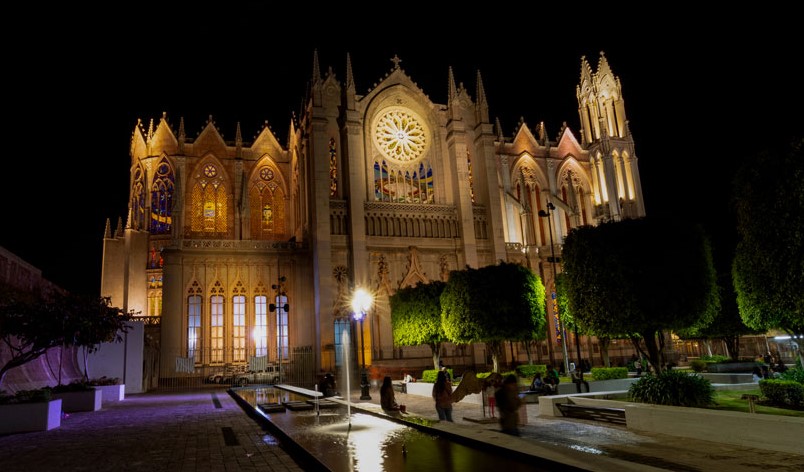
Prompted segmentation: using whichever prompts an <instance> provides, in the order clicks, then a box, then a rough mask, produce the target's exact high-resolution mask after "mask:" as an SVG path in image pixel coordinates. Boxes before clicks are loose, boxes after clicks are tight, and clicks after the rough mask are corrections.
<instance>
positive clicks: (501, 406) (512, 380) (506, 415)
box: [494, 374, 522, 436]
mask: <svg viewBox="0 0 804 472" xmlns="http://www.w3.org/2000/svg"><path fill="white" fill-rule="evenodd" d="M494 397H495V398H496V400H497V411H499V412H500V428H501V429H502V432H503V433H506V434H511V435H513V436H519V407H520V406H521V405H522V400H521V399H520V398H519V388H518V385H517V380H516V375H514V374H510V375H508V376H507V377H506V378H505V380H503V383H502V386H501V387H500V388H498V389H497V391H496V392H495V393H494Z"/></svg>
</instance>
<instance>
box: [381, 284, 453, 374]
mask: <svg viewBox="0 0 804 472" xmlns="http://www.w3.org/2000/svg"><path fill="white" fill-rule="evenodd" d="M446 285H447V284H446V283H445V282H441V281H439V280H436V281H433V282H430V283H427V284H425V283H421V282H420V283H418V284H416V286H415V287H404V288H401V289H399V290H397V292H396V293H395V294H393V295H392V296H391V299H390V302H391V324H392V326H393V333H394V344H396V345H397V346H400V345H401V346H418V345H421V344H426V345H428V346H430V349H431V350H432V352H433V368H435V369H438V366H439V360H440V357H441V344H442V343H444V342H445V341H446V340H447V338H446V335H445V334H444V328H443V327H442V326H441V293H442V292H443V291H444V287H446Z"/></svg>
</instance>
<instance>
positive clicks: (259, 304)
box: [253, 295, 268, 357]
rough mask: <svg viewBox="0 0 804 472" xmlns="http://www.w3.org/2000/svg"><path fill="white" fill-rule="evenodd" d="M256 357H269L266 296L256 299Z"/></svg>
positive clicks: (259, 296) (256, 297) (258, 296)
mask: <svg viewBox="0 0 804 472" xmlns="http://www.w3.org/2000/svg"><path fill="white" fill-rule="evenodd" d="M253 336H254V355H255V356H257V357H260V356H266V355H268V303H267V297H266V296H265V295H257V296H255V297H254V334H253Z"/></svg>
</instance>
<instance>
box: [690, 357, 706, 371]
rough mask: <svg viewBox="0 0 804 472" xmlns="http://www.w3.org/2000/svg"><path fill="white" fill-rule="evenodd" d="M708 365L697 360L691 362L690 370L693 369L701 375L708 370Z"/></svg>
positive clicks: (703, 361)
mask: <svg viewBox="0 0 804 472" xmlns="http://www.w3.org/2000/svg"><path fill="white" fill-rule="evenodd" d="M706 364H707V362H706V361H705V360H702V359H695V360H693V361H690V369H692V371H693V372H696V373H701V372H703V371H704V370H706Z"/></svg>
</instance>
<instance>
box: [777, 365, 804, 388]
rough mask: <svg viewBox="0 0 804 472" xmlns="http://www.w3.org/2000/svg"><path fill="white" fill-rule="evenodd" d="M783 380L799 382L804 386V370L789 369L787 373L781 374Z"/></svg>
mask: <svg viewBox="0 0 804 472" xmlns="http://www.w3.org/2000/svg"><path fill="white" fill-rule="evenodd" d="M781 379H782V380H791V381H793V382H798V383H800V384H804V369H802V368H800V367H794V368H792V369H787V370H786V371H784V372H782V373H781Z"/></svg>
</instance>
